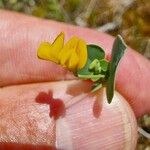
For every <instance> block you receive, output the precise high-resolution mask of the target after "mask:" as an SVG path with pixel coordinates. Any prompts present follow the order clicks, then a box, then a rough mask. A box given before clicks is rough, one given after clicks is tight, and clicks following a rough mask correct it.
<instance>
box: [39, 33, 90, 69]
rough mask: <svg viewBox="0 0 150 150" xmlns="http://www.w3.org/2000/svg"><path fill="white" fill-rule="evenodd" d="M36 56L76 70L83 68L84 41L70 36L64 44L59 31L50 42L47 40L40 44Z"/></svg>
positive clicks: (85, 58)
mask: <svg viewBox="0 0 150 150" xmlns="http://www.w3.org/2000/svg"><path fill="white" fill-rule="evenodd" d="M38 57H39V58H41V59H45V60H50V61H53V62H55V63H57V64H60V65H62V66H63V67H67V68H68V69H69V70H71V71H73V72H76V70H78V69H81V68H83V67H84V65H85V64H86V61H87V46H86V42H85V41H84V40H82V39H80V38H78V37H72V38H71V39H70V40H69V41H68V42H67V43H66V44H65V45H64V33H60V34H59V35H58V36H57V38H56V39H55V41H54V42H53V43H52V44H50V43H48V42H43V43H41V44H40V46H39V48H38Z"/></svg>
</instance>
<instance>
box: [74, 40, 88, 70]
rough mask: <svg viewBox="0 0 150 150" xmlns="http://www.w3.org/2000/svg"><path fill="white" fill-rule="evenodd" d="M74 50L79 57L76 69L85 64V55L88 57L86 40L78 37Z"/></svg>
mask: <svg viewBox="0 0 150 150" xmlns="http://www.w3.org/2000/svg"><path fill="white" fill-rule="evenodd" d="M76 50H77V54H78V57H79V63H78V69H81V68H83V67H84V65H85V64H86V61H87V57H88V56H87V46H86V42H85V41H84V40H82V39H80V40H79V43H78V47H77V49H76Z"/></svg>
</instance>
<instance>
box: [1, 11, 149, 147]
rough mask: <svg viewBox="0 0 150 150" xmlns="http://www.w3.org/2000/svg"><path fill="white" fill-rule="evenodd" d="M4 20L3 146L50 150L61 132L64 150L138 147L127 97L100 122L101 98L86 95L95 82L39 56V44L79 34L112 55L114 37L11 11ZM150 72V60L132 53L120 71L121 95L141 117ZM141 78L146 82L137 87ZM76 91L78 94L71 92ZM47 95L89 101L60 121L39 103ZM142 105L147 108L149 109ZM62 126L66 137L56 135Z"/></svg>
mask: <svg viewBox="0 0 150 150" xmlns="http://www.w3.org/2000/svg"><path fill="white" fill-rule="evenodd" d="M0 20H1V21H0V31H1V33H2V34H1V35H0V39H1V41H0V43H1V45H0V52H1V55H0V68H1V71H0V85H1V86H3V88H1V89H0V107H1V110H0V116H1V122H0V133H1V144H0V147H2V148H6V147H8V146H10V148H11V149H12V148H18V147H20V148H21V149H23V148H24V149H25V148H26V149H29V148H31V149H33V148H35V147H36V148H39V149H42V148H43V147H44V148H45V149H46V148H47V149H49V147H48V146H50V145H51V146H52V147H53V146H54V145H55V138H56V136H55V133H57V134H58V133H61V134H60V135H57V143H58V146H59V144H60V143H61V144H60V145H61V147H63V144H64V146H66V145H67V144H68V147H69V146H70V145H72V146H73V148H74V149H83V147H84V149H100V148H103V149H120V148H121V149H123V148H127V149H133V148H134V147H135V143H136V123H135V120H134V116H133V113H132V111H131V109H130V107H129V105H128V104H127V103H126V102H125V101H124V100H123V98H120V97H119V99H118V98H115V100H113V103H112V104H111V105H108V104H107V103H105V102H104V104H103V108H102V112H101V115H100V117H99V118H95V117H94V115H93V112H92V111H93V109H92V108H93V103H94V101H95V97H94V96H93V97H90V96H87V97H86V98H85V97H84V95H82V94H81V93H80V92H82V90H83V91H85V92H86V91H88V87H89V86H90V85H89V83H83V82H82V83H81V82H80V81H76V80H74V76H73V75H72V74H70V73H69V72H67V71H66V70H64V69H62V68H61V67H60V66H58V65H55V64H53V63H51V62H45V61H41V60H39V59H37V57H36V51H37V47H38V46H39V43H40V42H41V41H43V40H46V41H52V39H54V37H55V36H56V35H57V34H58V33H59V32H61V31H64V32H65V33H66V36H67V39H68V38H69V37H70V36H72V35H78V36H80V37H82V38H84V39H85V40H86V41H87V42H88V43H90V42H92V43H97V44H100V45H101V46H103V47H105V48H106V49H107V50H108V52H107V53H108V56H109V54H110V51H109V50H110V48H111V46H112V42H113V38H112V37H110V36H108V35H106V34H103V33H98V32H95V31H92V30H89V29H81V28H78V27H72V26H68V25H65V24H60V23H56V22H53V21H44V20H40V19H36V18H32V17H27V16H23V15H19V14H16V13H11V12H5V11H1V12H0ZM87 33H88V35H87ZM137 62H140V63H137ZM129 66H130V68H129ZM140 66H143V68H141V67H140ZM139 68H141V69H139ZM149 68H150V64H149V62H148V61H147V60H146V59H144V58H143V57H141V56H140V55H138V54H137V53H135V52H133V51H131V50H129V51H128V52H127V53H126V55H125V57H124V58H123V60H122V62H121V64H120V68H119V71H118V77H117V86H116V87H117V90H118V91H119V92H120V93H121V94H122V95H123V96H124V97H125V98H126V99H127V100H128V101H129V103H130V104H131V106H132V108H133V110H134V112H135V114H136V115H137V116H140V115H142V114H143V113H146V112H148V111H149V110H150V108H149V107H148V105H146V104H148V91H147V90H148V89H147V88H148V85H149V83H150V80H149V78H147V79H146V77H148V75H149ZM133 69H134V70H133ZM141 70H142V72H143V74H144V76H145V79H144V76H142V75H141V74H142V73H141ZM134 72H135V73H134ZM139 78H140V80H141V81H140V85H139V86H137V83H138V81H139ZM61 80H65V81H61ZM68 80H69V81H68ZM45 81H47V82H45ZM52 81H53V82H52ZM131 81H132V82H131ZM41 82H42V83H41ZM44 82H45V83H44ZM31 83H32V84H31ZM33 83H36V84H33ZM23 84H25V85H23ZM78 84H79V85H80V86H81V89H79V90H77V87H79V86H75V85H78ZM8 85H9V86H8ZM7 86H8V87H7ZM72 87H74V89H73V90H68V89H72ZM138 88H141V89H143V92H140V93H138V91H139V90H138ZM68 91H71V92H70V93H69V92H68ZM74 91H78V92H77V93H76V92H74ZM41 92H45V93H48V92H52V93H53V96H54V97H55V98H57V99H60V100H62V101H63V102H64V103H66V101H67V102H68V101H72V99H75V98H76V99H83V100H82V101H80V102H78V103H77V104H75V105H70V104H69V105H68V108H67V110H66V115H65V117H64V118H63V119H60V120H61V121H56V122H55V120H53V119H52V118H50V117H49V112H50V110H49V105H48V104H47V103H46V102H45V103H43V104H40V103H39V102H38V101H37V97H38V96H39V94H40V93H41ZM137 93H138V96H137ZM45 95H46V94H45ZM46 96H47V95H46ZM82 96H83V97H82ZM43 98H44V97H43ZM142 103H143V104H144V105H145V106H146V107H144V108H143V107H142ZM61 105H62V106H63V104H61ZM56 126H57V128H56ZM61 126H63V127H62V129H61V130H60V132H55V129H56V130H57V129H58V128H60V127H61ZM88 140H89V141H88Z"/></svg>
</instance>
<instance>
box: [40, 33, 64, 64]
mask: <svg viewBox="0 0 150 150" xmlns="http://www.w3.org/2000/svg"><path fill="white" fill-rule="evenodd" d="M63 45H64V33H60V34H59V35H58V36H57V38H56V39H55V41H54V42H53V44H52V45H51V44H50V43H48V42H43V43H41V44H40V46H39V48H38V57H39V58H41V59H45V60H50V61H53V62H55V63H58V62H59V59H58V56H59V52H60V51H61V49H62V47H63Z"/></svg>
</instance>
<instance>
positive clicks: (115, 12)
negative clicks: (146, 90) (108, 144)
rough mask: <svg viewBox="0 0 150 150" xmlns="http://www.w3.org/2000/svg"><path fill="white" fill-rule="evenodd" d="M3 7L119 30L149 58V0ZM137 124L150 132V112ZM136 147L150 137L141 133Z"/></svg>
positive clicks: (18, 2) (149, 148)
mask: <svg viewBox="0 0 150 150" xmlns="http://www.w3.org/2000/svg"><path fill="white" fill-rule="evenodd" d="M0 8H3V9H9V10H14V11H18V12H22V13H26V14H29V15H33V16H37V17H41V18H46V19H53V20H57V21H61V22H67V23H69V24H74V25H78V26H82V27H89V28H93V29H95V30H97V31H102V32H107V33H108V34H111V35H114V36H115V35H117V34H120V35H121V36H122V37H123V38H124V40H125V41H126V43H127V44H128V45H129V46H130V47H132V48H133V49H135V50H136V51H138V52H139V53H141V54H142V55H144V56H145V57H147V58H148V59H150V0H0ZM138 124H139V125H140V126H141V127H142V128H143V129H144V130H146V131H147V132H149V133H150V115H148V114H147V115H145V116H143V117H141V118H140V119H139V120H138ZM137 150H150V139H149V140H148V139H146V138H144V137H143V136H142V135H139V140H138V144H137Z"/></svg>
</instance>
